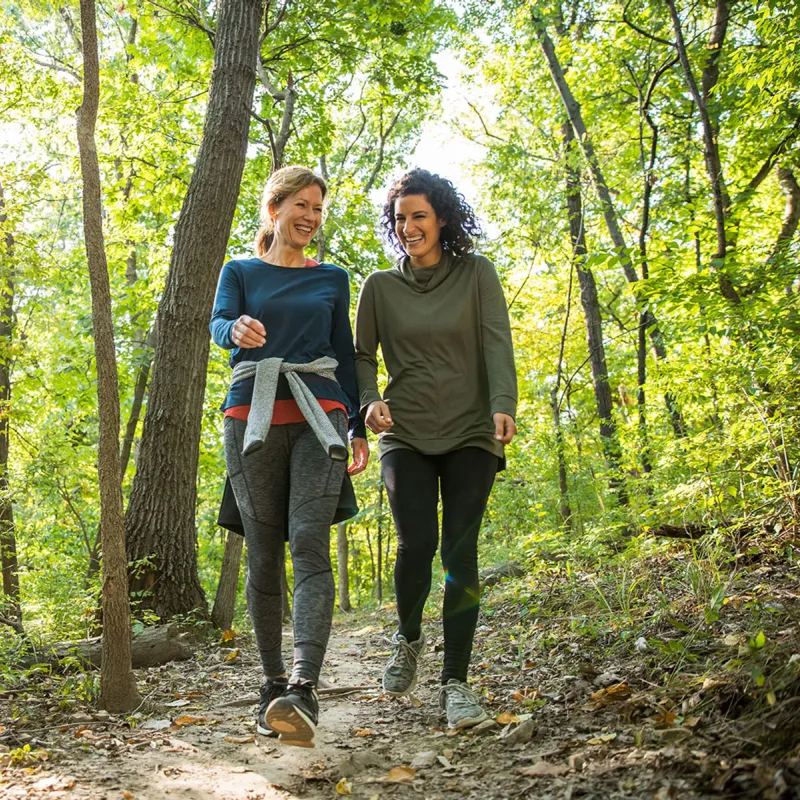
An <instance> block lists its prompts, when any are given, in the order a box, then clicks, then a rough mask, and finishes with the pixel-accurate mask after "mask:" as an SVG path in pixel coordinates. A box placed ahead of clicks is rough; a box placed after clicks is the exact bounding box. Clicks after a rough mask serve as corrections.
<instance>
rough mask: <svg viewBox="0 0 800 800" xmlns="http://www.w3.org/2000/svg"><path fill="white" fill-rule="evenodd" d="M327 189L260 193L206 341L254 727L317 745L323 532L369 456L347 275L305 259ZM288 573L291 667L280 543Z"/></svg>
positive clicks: (309, 182)
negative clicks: (252, 653)
mask: <svg viewBox="0 0 800 800" xmlns="http://www.w3.org/2000/svg"><path fill="white" fill-rule="evenodd" d="M326 195H327V186H326V185H325V181H323V180H322V178H320V177H319V176H317V175H315V174H314V173H313V172H311V171H310V170H308V169H305V168H303V167H284V168H283V169H280V170H278V171H276V172H275V173H273V174H272V175H271V176H270V178H269V180H268V181H267V185H266V188H265V189H264V197H263V202H262V207H261V223H262V227H261V229H260V230H259V232H258V236H257V238H256V255H255V256H254V257H253V258H245V259H235V260H233V261H229V262H228V263H227V264H225V266H224V267H223V268H222V272H221V274H220V279H219V285H218V287H217V295H216V299H215V301H214V310H213V313H212V318H211V325H210V328H211V335H212V337H213V339H214V342H215V343H216V344H217V345H219V346H220V347H222V348H224V349H226V350H230V351H231V355H230V364H231V366H232V367H233V376H232V379H231V385H230V389H229V391H228V395H227V397H226V399H225V403H224V405H223V409H224V412H225V461H226V465H227V469H228V475H229V478H230V482H231V485H232V487H233V492H234V495H235V497H236V504H237V505H238V507H239V512H240V514H241V517H242V523H243V527H244V534H245V540H246V542H247V558H248V575H247V587H246V596H247V607H248V610H249V612H250V617H251V619H252V621H253V629H254V632H255V637H256V643H257V645H258V649H259V653H260V655H261V663H262V667H263V671H264V682H263V684H262V686H261V702H260V705H259V712H258V720H257V729H258V732H259V733H262V734H264V735H273V736H274V735H279V736H280V741H281V742H283V743H285V744H293V745H297V746H300V747H313V743H314V732H315V728H316V725H317V718H318V703H317V694H316V686H317V683H318V681H319V674H320V669H321V667H322V661H323V658H324V656H325V649H326V647H327V643H328V636H329V634H330V626H331V619H332V616H333V604H334V583H333V575H332V572H331V562H330V526H331V523H332V522H333V518H334V513H335V511H336V507H337V504H338V501H339V496H340V491H341V489H342V483H343V480H344V479H345V470H346V463H347V458H348V453H347V447H346V444H345V442H346V439H347V434H348V432H349V438H350V442H351V447H352V451H353V463H352V464H351V465H350V467H349V468H347V472H348V473H349V474H350V475H355V474H356V473H358V472H361V471H363V470H364V468H365V467H366V465H367V460H368V458H369V450H368V447H367V441H366V434H365V430H364V424H363V422H362V421H361V419H360V417H359V416H358V390H357V387H356V379H355V366H354V351H353V339H352V331H351V327H350V319H349V313H350V281H349V277H348V275H347V273H346V272H345V270H343V269H341V268H340V267H337V266H334V265H333V264H325V263H322V264H320V263H318V262H316V261H314V260H312V259H308V258H306V256H305V254H304V250H305V248H306V247H308V246H309V245H310V244H311V241H312V239H313V238H314V236H315V234H316V233H317V231H318V230H319V227H320V224H321V222H322V215H323V210H324V206H325V199H326ZM285 539H288V541H289V550H290V552H291V557H292V564H293V568H294V614H293V619H294V664H293V668H292V670H291V672H290V673H289V674H287V671H286V669H285V667H284V663H283V659H282V654H281V614H282V588H281V575H282V564H283V551H284V541H285Z"/></svg>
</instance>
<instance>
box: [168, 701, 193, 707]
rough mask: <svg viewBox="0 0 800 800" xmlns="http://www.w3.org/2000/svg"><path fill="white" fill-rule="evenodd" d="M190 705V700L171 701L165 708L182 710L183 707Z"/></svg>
mask: <svg viewBox="0 0 800 800" xmlns="http://www.w3.org/2000/svg"><path fill="white" fill-rule="evenodd" d="M191 704H192V701H191V700H173V701H172V702H171V703H166V706H167V708H183V707H184V706H190V705H191Z"/></svg>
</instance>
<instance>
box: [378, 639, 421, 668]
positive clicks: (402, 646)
mask: <svg viewBox="0 0 800 800" xmlns="http://www.w3.org/2000/svg"><path fill="white" fill-rule="evenodd" d="M384 641H385V642H388V643H389V644H390V645H391V646H392V656H391V658H390V659H389V666H394V664H395V662H396V661H397V659H398V657H399V655H400V651H401V650H402V651H403V652H404V653H405V654H406V655H407V656H411V658H413V659H414V661H416V660H417V659H418V658H419V653H417V652H415V651H414V648H413V647H412V646H411V643H410V642H408V641H406V640H405V639H389V638H388V637H384Z"/></svg>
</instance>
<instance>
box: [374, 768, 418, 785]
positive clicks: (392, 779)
mask: <svg viewBox="0 0 800 800" xmlns="http://www.w3.org/2000/svg"><path fill="white" fill-rule="evenodd" d="M416 774H417V771H416V770H415V769H411V767H392V768H391V769H390V770H389V771H388V772H387V773H386V774H385V775H384V776H383V777H382V778H381V781H382V782H383V783H409V782H410V781H413V780H414V776H415V775H416Z"/></svg>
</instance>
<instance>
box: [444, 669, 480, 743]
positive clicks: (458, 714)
mask: <svg viewBox="0 0 800 800" xmlns="http://www.w3.org/2000/svg"><path fill="white" fill-rule="evenodd" d="M439 708H441V709H442V710H443V711H444V712H445V713H446V714H447V725H448V727H449V728H453V729H456V730H460V729H461V728H471V727H472V726H473V725H477V724H478V723H480V722H483V721H484V720H485V719H488V718H489V717H488V715H487V714H486V712H485V711H484V710H483V709H482V708H481V706H480V703H478V698H477V697H475V694H474V692H473V691H472V689H470V688H469V686H467V684H466V683H462V682H461V681H459V680H457V679H456V678H450V680H449V681H447V683H446V684H444V686H442V687H441V688H440V689H439Z"/></svg>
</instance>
